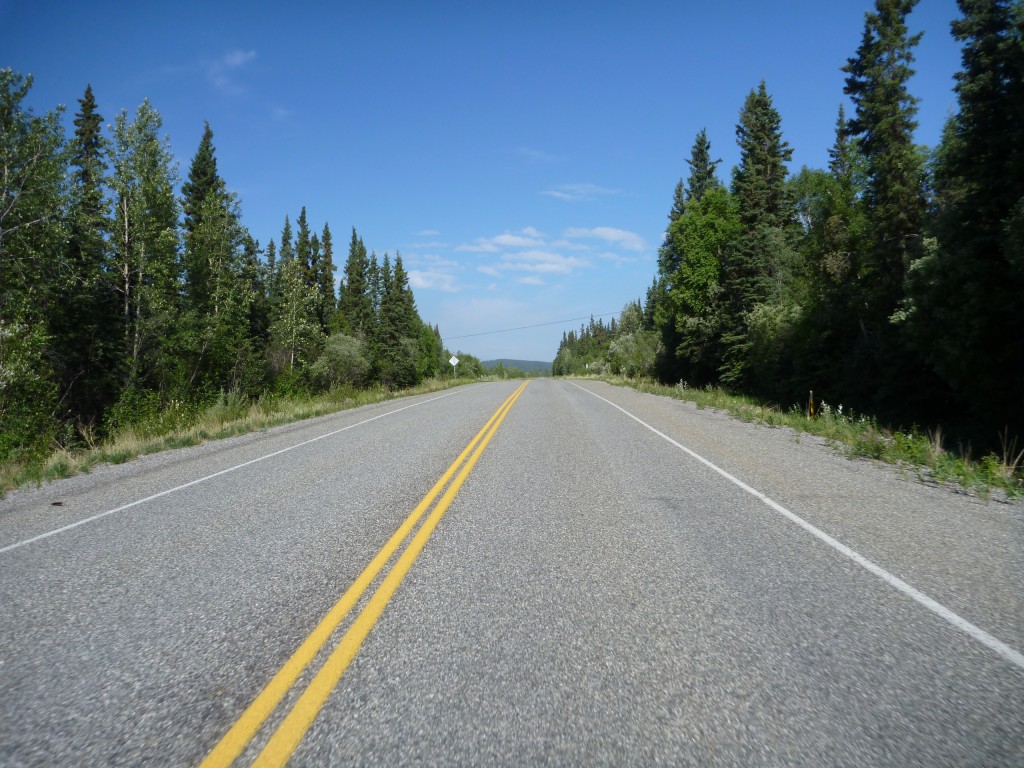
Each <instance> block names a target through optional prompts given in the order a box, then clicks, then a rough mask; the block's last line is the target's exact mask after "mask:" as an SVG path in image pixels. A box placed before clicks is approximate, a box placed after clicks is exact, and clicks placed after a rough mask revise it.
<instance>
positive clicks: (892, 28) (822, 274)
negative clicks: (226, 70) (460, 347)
mask: <svg viewBox="0 0 1024 768" xmlns="http://www.w3.org/2000/svg"><path fill="white" fill-rule="evenodd" d="M915 5H916V0H877V2H876V5H875V9H874V10H873V11H871V12H869V13H867V14H866V15H865V25H864V30H863V37H862V40H861V43H860V45H859V47H858V48H857V50H856V52H855V54H854V55H853V56H852V57H850V58H849V59H848V61H847V63H846V65H845V66H843V67H842V70H843V72H844V73H845V75H846V77H845V87H844V91H843V92H844V94H845V95H846V96H847V97H848V98H849V101H850V103H852V107H853V110H852V114H851V115H849V116H848V115H847V114H846V113H845V110H844V108H843V107H842V106H840V107H839V110H838V116H837V120H836V126H835V141H834V144H833V146H832V147H831V149H830V151H829V158H830V161H829V165H828V168H827V169H810V168H806V167H805V168H802V169H801V170H800V171H799V172H797V173H790V172H789V170H788V163H789V162H790V160H791V158H792V150H791V148H790V147H789V145H788V143H787V142H786V141H785V139H784V138H783V132H782V118H781V116H780V114H779V112H778V111H777V110H776V109H775V107H774V105H773V103H772V99H771V96H770V94H769V92H768V89H767V86H766V84H765V83H764V82H761V83H760V84H759V85H758V86H757V87H756V88H754V89H753V90H751V92H750V93H749V94H748V95H747V97H746V99H745V101H744V103H743V106H742V108H741V110H740V113H739V120H738V123H737V126H736V141H737V144H738V146H739V150H740V159H739V163H738V165H737V166H736V167H735V168H734V169H733V171H732V175H731V180H730V183H729V185H728V186H726V185H725V184H723V183H722V182H721V181H720V179H719V177H718V173H717V166H718V164H719V162H720V161H718V160H715V159H713V157H714V154H713V152H712V149H711V142H710V139H709V137H708V136H707V133H706V131H704V130H702V131H700V132H699V133H698V134H697V136H696V138H695V140H694V143H693V145H692V149H691V154H690V157H689V159H688V160H687V164H688V166H689V174H688V177H687V179H686V181H685V183H684V181H683V180H682V179H680V181H679V184H678V185H677V186H676V190H675V194H674V198H673V203H672V207H671V210H670V212H669V217H668V218H669V223H668V227H667V230H666V234H665V239H664V243H663V245H662V247H661V249H660V251H659V258H658V271H657V275H656V277H655V279H654V282H653V285H652V286H651V288H650V289H649V290H648V292H647V296H646V300H645V302H644V303H643V305H642V306H641V305H640V304H639V302H638V303H637V304H636V305H630V306H628V307H627V309H626V310H625V311H624V313H623V321H622V322H620V324H619V334H618V336H617V337H615V338H611V339H609V340H608V341H606V342H603V346H601V345H598V346H600V351H599V352H595V351H594V349H593V346H594V342H595V341H597V340H599V339H600V338H601V337H602V329H601V328H600V327H599V328H596V329H595V328H588V329H583V330H585V333H581V334H570V335H568V336H567V337H565V338H563V341H562V344H561V346H560V347H559V351H558V357H557V359H556V367H558V368H560V369H561V370H562V371H563V372H570V370H572V369H573V368H574V367H575V368H578V367H579V362H580V360H582V359H583V358H582V357H581V351H582V354H583V355H584V356H588V355H589V356H590V358H591V359H588V360H585V361H584V362H591V363H596V364H597V365H598V367H607V368H610V369H614V368H615V367H616V366H620V367H621V362H620V361H617V355H616V350H615V345H616V344H619V345H620V346H621V338H622V336H624V335H629V336H631V337H632V340H631V342H630V343H632V344H633V345H634V347H637V346H638V347H639V348H640V349H642V350H644V352H645V354H643V355H641V356H640V357H639V358H638V362H639V363H640V373H642V374H645V375H653V376H656V377H658V378H659V379H661V380H662V381H665V382H669V383H675V382H678V381H686V382H688V383H689V384H691V385H694V386H705V385H720V386H723V387H725V388H727V389H730V390H734V391H737V392H743V393H749V394H754V395H758V396H761V397H764V398H767V399H770V400H774V401H777V402H781V403H782V404H783V405H788V404H790V403H794V402H797V401H799V400H800V399H801V397H805V396H806V394H807V392H808V391H809V390H812V389H813V390H814V391H815V392H816V393H818V392H820V393H822V394H824V395H825V396H826V397H827V398H828V400H829V401H831V402H837V403H838V402H843V403H848V404H849V405H850V406H852V407H856V408H857V409H858V410H861V411H865V412H872V413H875V414H877V415H879V416H881V417H883V418H886V419H888V420H890V421H893V422H895V423H898V424H901V425H905V426H910V425H912V424H917V425H936V424H942V426H943V427H944V428H946V429H948V430H950V431H953V432H955V433H956V434H957V435H959V436H960V437H961V438H962V439H963V440H965V441H971V440H973V441H974V444H975V447H979V446H980V445H991V444H992V442H993V441H994V440H995V439H996V436H997V434H999V433H1003V434H1007V433H1008V434H1009V435H1011V436H1012V435H1020V434H1024V364H1022V360H1024V333H1022V330H1021V310H1022V307H1024V303H1022V302H1024V5H1022V4H1021V3H1019V2H1013V1H1012V0H958V6H959V9H960V13H961V18H959V19H957V20H956V21H954V22H953V24H952V34H953V36H954V38H955V39H956V40H957V41H959V42H960V43H961V45H962V68H961V69H960V71H959V72H957V73H956V75H955V87H954V90H955V94H956V98H957V110H956V112H955V114H953V115H951V116H950V117H949V119H948V121H947V123H946V125H945V127H944V131H943V134H942V137H941V141H940V142H939V144H938V146H937V147H935V148H932V149H929V148H927V147H922V146H919V145H916V144H915V143H914V141H913V132H914V130H915V128H916V122H915V115H916V111H917V107H916V104H917V99H916V98H915V97H914V96H913V95H912V94H911V93H910V91H909V90H908V81H909V79H910V77H911V76H912V75H913V73H914V70H913V67H912V64H913V61H914V56H913V50H914V48H915V46H916V45H917V44H918V42H919V40H920V37H921V35H920V34H917V35H911V34H910V33H909V31H908V27H907V17H908V15H909V13H910V12H911V11H912V9H913V7H914V6H915ZM627 316H629V317H630V318H632V320H631V321H630V322H629V324H628V330H627V322H626V320H625V318H626V317H627ZM604 335H605V336H607V334H604ZM613 336H615V335H614V334H613ZM638 339H639V340H641V343H640V344H639V345H637V340H638ZM588 345H589V348H588ZM618 357H621V355H618ZM573 361H575V362H573Z"/></svg>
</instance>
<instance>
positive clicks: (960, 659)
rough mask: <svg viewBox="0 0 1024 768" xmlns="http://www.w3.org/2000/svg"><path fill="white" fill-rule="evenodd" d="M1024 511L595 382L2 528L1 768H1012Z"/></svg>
mask: <svg viewBox="0 0 1024 768" xmlns="http://www.w3.org/2000/svg"><path fill="white" fill-rule="evenodd" d="M1022 651H1024V507H1022V506H1021V505H1020V504H1013V503H1004V502H999V501H996V500H986V499H979V498H975V497H972V496H969V495H966V494H963V493H958V492H956V491H955V490H953V489H949V488H945V487H938V486H935V485H929V484H927V483H925V482H922V481H921V480H919V479H918V478H916V477H914V476H913V473H912V472H910V471H900V470H898V469H895V468H892V467H885V466H881V465H877V464H874V463H871V462H867V461H859V460H858V461H854V460H850V459H847V458H844V457H842V456H840V455H838V454H837V453H836V452H834V451H832V450H831V449H829V448H828V447H827V446H825V445H823V444H822V442H821V441H820V440H818V439H816V438H813V437H808V436H805V435H804V436H801V435H797V434H796V433H794V432H792V431H791V430H788V429H773V428H769V427H764V426H757V425H753V424H748V423H744V422H741V421H737V420H735V419H732V418H730V417H728V416H726V415H724V414H722V413H719V412H717V411H712V410H700V409H698V408H696V407H695V406H693V405H691V404H687V403H682V402H679V401H676V400H671V399H669V398H664V397H658V396H653V395H647V394H641V393H637V392H635V391H633V390H630V389H627V388H617V387H612V386H610V385H607V384H604V383H601V382H596V381H590V380H587V381H571V380H553V379H536V380H531V381H530V382H529V383H524V382H519V381H498V382H489V383H481V384H476V385H469V386H464V387H460V388H456V389H451V390H447V391H444V392H440V393H434V394H428V395H420V396H416V397H409V398H405V399H400V400H393V401H389V402H386V403H381V404H378V405H372V406H367V407H363V408H358V409H352V410H348V411H343V412H340V413H337V414H333V415H330V416H324V417H320V418H316V419H311V420H308V421H304V422H301V423H297V424H292V425H289V426H285V427H279V428H275V429H271V430H267V431H265V432H260V433H253V434H249V435H244V436H240V437H236V438H231V439H227V440H222V441H216V442H210V443H206V444H203V445H200V446H197V447H193V448H188V449H183V450H178V451H168V452H165V453H160V454H154V455H151V456H147V457H144V458H141V459H138V460H136V461H132V462H129V463H126V464H122V465H118V466H103V467H99V468H96V469H94V470H93V471H92V472H91V473H90V474H88V475H81V476H78V477H74V478H70V479H67V480H63V481H60V482H55V483H50V484H47V485H44V486H41V487H38V488H28V489H25V490H20V491H16V492H12V493H10V494H8V496H7V497H6V498H5V499H3V500H0V766H58V765H60V766H63V765H74V766H77V765H82V766H93V765H95V766H141V765H146V766H202V767H203V768H213V767H214V766H279V765H285V764H288V765H293V766H333V765H379V766H396V765H516V766H519V765H615V766H620V765H673V766H674V765H700V766H719V765H721V766H740V765H742V766H758V765H765V766H803V765H806V766H909V765H926V766H967V765H970V766H1021V765H1024V656H1022Z"/></svg>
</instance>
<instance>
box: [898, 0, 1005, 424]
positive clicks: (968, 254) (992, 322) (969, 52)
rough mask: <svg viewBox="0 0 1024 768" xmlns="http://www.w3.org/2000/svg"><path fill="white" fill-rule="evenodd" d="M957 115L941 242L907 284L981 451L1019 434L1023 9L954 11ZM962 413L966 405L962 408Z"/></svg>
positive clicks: (944, 155)
mask: <svg viewBox="0 0 1024 768" xmlns="http://www.w3.org/2000/svg"><path fill="white" fill-rule="evenodd" d="M959 7H960V11H961V14H962V18H960V19H959V20H957V21H955V22H954V23H953V25H952V27H953V34H954V36H955V37H956V39H957V40H959V41H960V42H961V43H962V46H963V48H962V69H961V70H960V71H959V72H958V73H957V74H956V86H955V90H956V94H957V99H958V106H959V109H958V111H957V113H956V114H955V115H954V116H953V118H952V119H951V121H950V122H949V123H948V124H947V126H946V131H945V133H944V135H943V139H942V144H941V145H940V147H939V151H938V153H937V163H936V168H935V187H936V208H937V211H936V214H937V215H936V225H935V227H934V234H935V235H936V237H937V240H936V241H930V243H929V245H930V247H929V248H928V249H927V253H926V255H925V257H924V258H922V259H921V260H920V261H919V262H918V263H917V264H915V265H914V269H913V270H912V271H911V274H910V294H911V295H910V302H909V304H908V308H907V309H908V311H907V312H906V316H907V318H908V323H907V326H908V330H909V333H910V338H911V340H912V342H913V343H914V345H915V346H916V347H917V348H919V349H922V350H924V352H925V354H926V355H927V358H928V361H929V363H930V364H931V366H932V367H933V369H934V370H936V371H937V372H938V373H939V375H940V376H941V377H942V379H943V380H944V381H945V382H946V383H947V385H948V386H949V387H950V388H951V389H952V391H953V392H954V393H955V394H956V396H957V398H958V399H957V403H958V405H956V406H954V407H952V408H950V409H949V410H950V411H951V412H964V413H969V414H970V415H971V417H972V420H973V422H974V423H975V424H976V425H978V426H977V427H976V430H977V431H976V433H975V434H974V435H971V437H972V438H974V439H975V442H976V444H978V443H982V442H983V441H988V442H991V441H992V440H993V436H994V435H995V433H996V432H997V431H999V430H1001V429H1002V428H1003V427H1004V426H1010V428H1011V430H1012V431H1013V432H1014V433H1016V434H1024V402H1022V400H1021V397H1020V393H1021V392H1022V391H1024V375H1022V374H1021V370H1022V368H1021V365H1020V361H1021V360H1022V359H1024V341H1022V337H1021V334H1020V333H1016V332H1012V331H1010V329H1013V328H1016V327H1018V326H1019V325H1020V305H1021V296H1024V242H1022V240H1021V239H1020V237H1019V235H1015V233H1016V232H1020V230H1021V226H1022V225H1024V6H1022V5H1021V4H1020V3H1013V2H1010V1H1009V0H960V2H959ZM959 404H962V405H959Z"/></svg>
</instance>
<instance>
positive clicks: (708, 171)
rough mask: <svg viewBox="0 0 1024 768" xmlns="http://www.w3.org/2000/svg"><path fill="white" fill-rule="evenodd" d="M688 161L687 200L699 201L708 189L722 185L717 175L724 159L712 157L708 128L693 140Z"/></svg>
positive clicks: (703, 129)
mask: <svg viewBox="0 0 1024 768" xmlns="http://www.w3.org/2000/svg"><path fill="white" fill-rule="evenodd" d="M686 162H687V163H688V164H689V166H690V176H689V178H688V179H687V180H686V199H687V200H697V201H699V200H700V199H701V198H703V197H704V194H705V193H706V192H707V191H708V190H711V189H717V188H718V187H721V186H722V182H720V181H719V180H718V176H717V175H716V170H717V168H718V164H719V163H721V162H722V161H721V160H712V159H711V142H710V141H708V132H707V129H706V128H701V129H700V132H699V133H698V134H697V138H696V140H695V141H694V142H693V149H692V150H691V152H690V159H689V160H687V161H686ZM677 197H678V191H677ZM673 210H674V209H673ZM678 218H679V216H676V217H675V219H678ZM675 219H673V221H674V220H675Z"/></svg>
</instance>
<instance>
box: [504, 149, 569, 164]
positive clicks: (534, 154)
mask: <svg viewBox="0 0 1024 768" xmlns="http://www.w3.org/2000/svg"><path fill="white" fill-rule="evenodd" d="M515 153H516V154H517V155H519V156H520V157H522V158H525V159H526V160H528V161H529V162H530V163H551V162H554V161H556V160H561V159H562V158H560V157H558V155H552V154H551V153H550V152H544V151H543V150H540V149H531V148H530V147H519V148H518V149H516V150H515Z"/></svg>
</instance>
